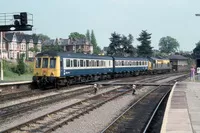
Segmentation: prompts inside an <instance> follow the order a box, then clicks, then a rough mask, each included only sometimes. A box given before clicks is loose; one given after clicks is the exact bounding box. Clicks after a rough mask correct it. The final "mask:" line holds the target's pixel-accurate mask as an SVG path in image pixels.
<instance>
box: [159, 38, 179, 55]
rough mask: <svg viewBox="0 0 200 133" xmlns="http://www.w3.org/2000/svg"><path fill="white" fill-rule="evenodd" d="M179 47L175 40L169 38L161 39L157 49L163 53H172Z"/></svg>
mask: <svg viewBox="0 0 200 133" xmlns="http://www.w3.org/2000/svg"><path fill="white" fill-rule="evenodd" d="M179 46H180V45H179V43H178V42H177V40H176V39H174V38H172V37H170V36H167V37H162V38H161V39H160V41H159V49H160V51H161V52H163V53H167V54H170V53H174V52H176V51H177V50H178V47H179Z"/></svg>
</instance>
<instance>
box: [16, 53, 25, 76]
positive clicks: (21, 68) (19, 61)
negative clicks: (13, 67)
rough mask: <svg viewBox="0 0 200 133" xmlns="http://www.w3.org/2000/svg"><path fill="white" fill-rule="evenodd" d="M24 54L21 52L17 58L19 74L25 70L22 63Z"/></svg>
mask: <svg viewBox="0 0 200 133" xmlns="http://www.w3.org/2000/svg"><path fill="white" fill-rule="evenodd" d="M24 56H25V55H24V54H22V55H21V56H20V58H19V59H18V61H17V62H18V65H17V73H18V74H19V75H21V74H24V73H25V72H26V65H25V63H24Z"/></svg>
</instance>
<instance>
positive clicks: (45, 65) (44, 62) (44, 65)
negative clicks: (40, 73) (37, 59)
mask: <svg viewBox="0 0 200 133" xmlns="http://www.w3.org/2000/svg"><path fill="white" fill-rule="evenodd" d="M42 68H48V58H43V61H42Z"/></svg>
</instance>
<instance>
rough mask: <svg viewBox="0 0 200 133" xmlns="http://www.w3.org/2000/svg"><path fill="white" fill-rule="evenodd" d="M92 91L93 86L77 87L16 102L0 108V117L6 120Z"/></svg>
mask: <svg viewBox="0 0 200 133" xmlns="http://www.w3.org/2000/svg"><path fill="white" fill-rule="evenodd" d="M102 89H103V88H102ZM92 91H93V88H92V87H87V88H82V89H77V90H73V91H67V92H64V93H61V94H60V93H58V94H55V95H51V96H47V97H43V98H39V99H35V100H31V101H26V102H22V103H19V104H14V105H11V106H7V107H4V108H0V117H1V118H3V119H4V120H5V119H6V118H10V117H12V116H15V115H16V114H19V113H23V112H26V111H28V110H32V109H36V108H39V107H41V106H45V105H48V104H52V103H55V102H59V101H62V100H66V99H69V98H72V97H75V96H78V95H81V94H83V93H89V92H92Z"/></svg>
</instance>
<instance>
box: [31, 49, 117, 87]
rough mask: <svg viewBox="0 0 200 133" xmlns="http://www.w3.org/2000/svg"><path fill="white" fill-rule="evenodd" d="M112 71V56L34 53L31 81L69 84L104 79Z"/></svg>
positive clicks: (45, 83) (42, 84)
mask: <svg viewBox="0 0 200 133" xmlns="http://www.w3.org/2000/svg"><path fill="white" fill-rule="evenodd" d="M111 73H113V58H112V57H109V56H97V55H86V54H79V53H67V52H43V53H39V54H37V55H36V59H35V66H34V76H33V82H35V83H37V86H38V84H39V86H46V85H47V84H51V85H52V84H54V85H55V86H58V84H71V83H74V82H82V81H88V80H95V79H97V78H101V79H105V78H107V77H108V76H109V75H111Z"/></svg>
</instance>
